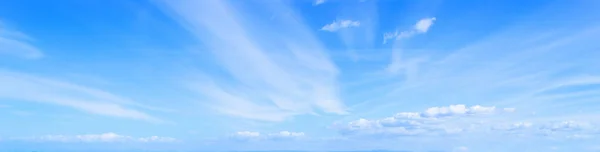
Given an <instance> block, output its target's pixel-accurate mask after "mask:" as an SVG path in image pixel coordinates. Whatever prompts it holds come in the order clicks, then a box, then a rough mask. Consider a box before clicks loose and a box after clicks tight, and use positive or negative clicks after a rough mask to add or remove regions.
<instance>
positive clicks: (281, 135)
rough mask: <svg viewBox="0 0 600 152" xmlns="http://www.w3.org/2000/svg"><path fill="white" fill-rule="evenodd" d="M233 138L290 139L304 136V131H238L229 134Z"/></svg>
mask: <svg viewBox="0 0 600 152" xmlns="http://www.w3.org/2000/svg"><path fill="white" fill-rule="evenodd" d="M231 137H232V138H233V139H236V140H242V141H257V140H290V139H299V138H302V137H305V134H304V132H290V131H280V132H278V133H268V134H261V133H260V132H253V131H240V132H236V133H235V134H233V135H232V136H231Z"/></svg>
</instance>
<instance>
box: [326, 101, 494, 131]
mask: <svg viewBox="0 0 600 152" xmlns="http://www.w3.org/2000/svg"><path fill="white" fill-rule="evenodd" d="M503 113H505V112H504V111H498V110H496V108H495V107H485V106H480V105H475V106H471V107H467V106H465V105H450V106H448V107H431V108H428V109H427V110H425V111H424V112H400V113H397V114H396V115H394V116H392V117H387V118H383V119H375V120H367V119H359V120H356V121H351V122H349V123H348V124H347V125H343V126H338V129H340V132H341V133H342V134H345V135H367V136H372V135H375V136H392V137H394V136H414V135H441V134H455V133H460V132H463V131H465V130H468V129H470V128H469V127H472V125H473V124H476V123H478V122H477V121H471V122H466V123H465V122H464V121H463V120H462V119H464V120H466V119H468V118H470V117H475V118H481V117H482V116H490V115H493V114H503Z"/></svg>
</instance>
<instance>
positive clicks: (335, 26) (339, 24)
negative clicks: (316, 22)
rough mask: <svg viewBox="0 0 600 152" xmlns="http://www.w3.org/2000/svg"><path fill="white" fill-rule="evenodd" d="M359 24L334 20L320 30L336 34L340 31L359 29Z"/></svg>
mask: <svg viewBox="0 0 600 152" xmlns="http://www.w3.org/2000/svg"><path fill="white" fill-rule="evenodd" d="M359 26H360V22H358V21H352V20H335V21H333V22H332V23H330V24H327V25H325V26H323V27H322V28H321V30H323V31H329V32H336V31H338V30H340V29H345V28H353V27H359Z"/></svg>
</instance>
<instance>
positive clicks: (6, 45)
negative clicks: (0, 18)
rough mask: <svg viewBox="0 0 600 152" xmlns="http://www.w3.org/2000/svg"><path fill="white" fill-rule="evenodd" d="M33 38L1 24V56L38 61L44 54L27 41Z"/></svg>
mask: <svg viewBox="0 0 600 152" xmlns="http://www.w3.org/2000/svg"><path fill="white" fill-rule="evenodd" d="M30 39H31V38H30V37H29V36H27V35H25V34H23V33H21V32H19V31H16V30H10V29H8V28H6V27H4V26H3V25H2V24H0V55H2V54H4V55H12V56H17V57H21V58H26V59H38V58H41V57H43V53H42V52H41V51H40V50H39V49H38V48H36V47H34V46H33V45H31V44H29V43H28V42H27V41H28V40H30Z"/></svg>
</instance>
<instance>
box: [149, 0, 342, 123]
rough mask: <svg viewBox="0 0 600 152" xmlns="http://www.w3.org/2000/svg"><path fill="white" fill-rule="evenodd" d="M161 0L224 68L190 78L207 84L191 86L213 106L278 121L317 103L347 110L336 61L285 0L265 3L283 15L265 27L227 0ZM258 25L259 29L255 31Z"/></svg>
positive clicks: (332, 109)
mask: <svg viewBox="0 0 600 152" xmlns="http://www.w3.org/2000/svg"><path fill="white" fill-rule="evenodd" d="M159 5H161V6H165V7H166V10H167V11H169V12H172V14H174V16H173V17H174V18H176V19H178V20H180V21H181V24H182V25H185V27H186V28H187V29H188V30H189V31H190V32H191V33H194V34H195V36H196V37H198V38H199V39H200V40H201V42H202V43H203V44H204V45H206V46H207V48H208V49H207V50H208V51H210V53H211V55H214V57H215V58H216V62H217V64H218V67H219V68H223V69H224V71H223V75H207V74H194V75H204V76H203V77H204V78H200V79H201V80H194V81H197V82H198V83H196V84H197V85H202V84H209V85H205V86H190V88H194V89H193V90H194V91H197V92H199V93H201V94H203V95H205V96H207V97H209V98H210V99H209V100H211V101H212V103H213V104H212V106H211V107H213V108H212V109H213V110H216V111H218V112H220V113H223V114H227V115H231V116H236V117H241V118H247V119H254V120H262V121H281V120H283V119H284V118H286V117H289V116H293V115H298V114H306V113H314V112H315V110H317V109H318V110H321V111H323V112H325V113H333V114H345V113H347V112H346V110H345V107H344V104H343V102H342V101H340V99H339V98H338V93H337V92H338V91H337V82H336V77H337V75H338V69H337V67H336V66H335V65H334V64H333V62H332V61H330V59H329V58H328V56H327V54H325V52H324V50H323V47H322V46H321V44H320V43H319V42H318V41H317V40H316V38H315V37H314V36H312V35H311V34H309V33H311V32H310V29H309V28H307V27H305V26H304V23H302V22H300V21H299V20H296V18H297V17H295V16H294V14H293V13H289V12H293V11H291V10H290V9H287V8H286V6H285V4H283V3H281V4H280V3H277V2H275V3H269V5H276V6H274V7H268V8H266V9H273V10H271V11H275V12H281V13H280V14H287V15H285V16H277V17H275V18H274V19H273V20H272V21H270V22H277V25H281V28H274V27H269V28H264V29H263V28H261V27H263V26H250V25H261V24H265V23H263V22H250V23H247V22H243V21H242V20H238V18H243V17H244V16H246V15H248V16H252V15H253V13H252V12H239V10H238V9H234V8H232V6H230V5H229V4H227V2H225V1H218V0H208V1H194V2H191V1H165V2H164V3H159ZM192 6H193V7H192ZM199 8H200V9H199ZM283 12H286V13H283ZM209 14H212V15H209ZM215 15H216V16H219V17H216V16H215ZM266 22H267V21H266ZM268 25H272V24H268ZM248 29H252V31H253V32H250V30H248ZM205 31H208V32H205ZM257 31H260V32H258V33H261V34H254V33H256V32H257ZM278 35H279V36H278ZM281 35H284V36H281ZM224 78H231V79H224ZM246 107H253V108H250V109H248V108H246ZM259 109H260V110H259Z"/></svg>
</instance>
